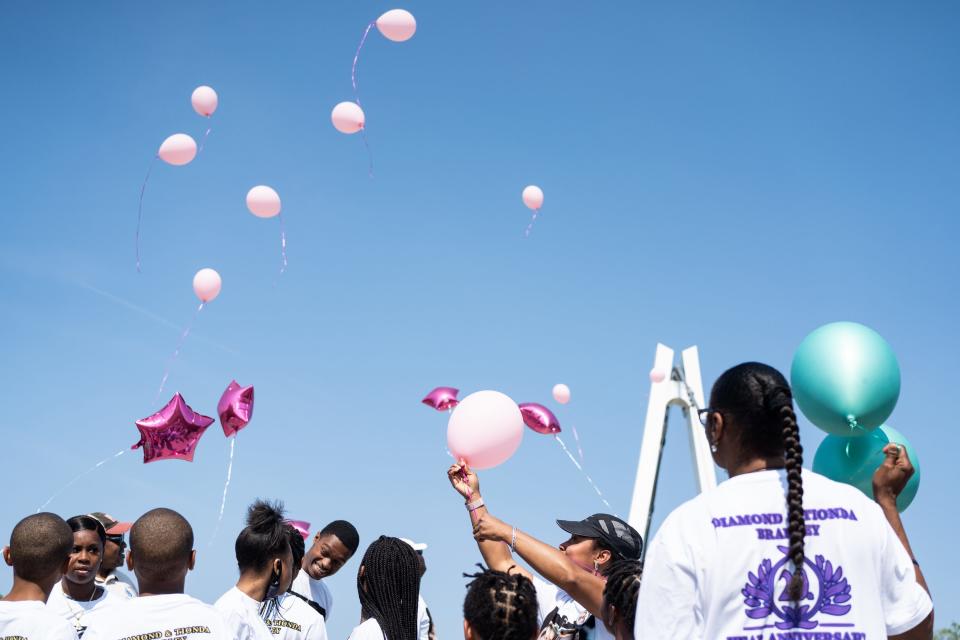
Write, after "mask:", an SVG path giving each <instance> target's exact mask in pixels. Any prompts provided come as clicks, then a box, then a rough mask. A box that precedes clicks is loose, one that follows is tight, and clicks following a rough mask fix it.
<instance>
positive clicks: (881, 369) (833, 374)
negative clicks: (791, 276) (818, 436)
mask: <svg viewBox="0 0 960 640" xmlns="http://www.w3.org/2000/svg"><path fill="white" fill-rule="evenodd" d="M790 384H791V386H792V387H793V397H794V398H795V399H796V401H797V406H799V407H800V410H801V411H803V415H805V416H807V419H808V420H810V422H812V423H813V424H815V425H816V426H818V427H820V428H821V429H822V430H824V431H826V432H827V433H831V434H834V435H838V436H861V435H864V434H865V433H866V432H867V431H870V430H871V429H876V428H877V427H879V426H880V425H881V424H883V423H884V421H885V420H886V419H887V418H889V417H890V414H891V413H893V408H894V407H895V406H896V404H897V398H898V397H899V396H900V365H898V364H897V357H896V356H895V355H894V353H893V349H891V348H890V345H889V344H887V341H886V340H884V339H883V338H882V337H881V336H880V334H879V333H877V332H876V331H874V330H873V329H871V328H869V327H865V326H863V325H862V324H858V323H856V322H832V323H830V324H827V325H824V326H822V327H820V328H819V329H817V330H815V331H814V332H812V333H811V334H810V335H808V336H807V337H806V338H804V339H803V342H801V343H800V346H799V347H797V352H796V353H795V354H794V355H793V365H792V366H791V367H790Z"/></svg>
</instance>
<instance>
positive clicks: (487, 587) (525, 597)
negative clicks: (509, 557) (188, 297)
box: [463, 565, 539, 640]
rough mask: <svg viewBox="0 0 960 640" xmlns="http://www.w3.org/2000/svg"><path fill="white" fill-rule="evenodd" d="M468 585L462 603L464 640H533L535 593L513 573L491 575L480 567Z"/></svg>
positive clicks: (524, 581)
mask: <svg viewBox="0 0 960 640" xmlns="http://www.w3.org/2000/svg"><path fill="white" fill-rule="evenodd" d="M478 566H479V567H480V572H479V573H474V574H466V573H465V574H463V577H464V578H473V579H472V580H471V581H470V582H469V583H468V584H467V597H466V598H465V599H464V601H463V637H464V640H532V639H533V638H535V637H536V635H537V631H538V630H539V625H538V624H537V592H536V591H535V590H534V588H533V583H532V582H530V580H528V579H527V578H526V576H523V575H521V574H520V573H517V572H515V571H509V572H504V571H494V570H492V569H485V568H484V567H483V565H478Z"/></svg>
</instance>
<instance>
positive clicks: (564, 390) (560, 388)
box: [553, 384, 570, 404]
mask: <svg viewBox="0 0 960 640" xmlns="http://www.w3.org/2000/svg"><path fill="white" fill-rule="evenodd" d="M553 399H554V400H556V401H557V402H559V403H560V404H567V403H568V402H570V387H568V386H567V385H565V384H555V385H553Z"/></svg>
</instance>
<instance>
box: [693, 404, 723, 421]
mask: <svg viewBox="0 0 960 640" xmlns="http://www.w3.org/2000/svg"><path fill="white" fill-rule="evenodd" d="M711 413H720V411H718V410H717V409H714V408H713V407H707V408H706V409H697V417H699V418H700V424H702V425H703V426H707V423H709V422H710V414H711Z"/></svg>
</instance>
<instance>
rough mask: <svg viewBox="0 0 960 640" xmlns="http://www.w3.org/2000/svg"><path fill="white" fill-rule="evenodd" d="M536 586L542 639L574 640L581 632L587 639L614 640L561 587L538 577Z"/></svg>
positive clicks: (598, 621) (535, 580)
mask: <svg viewBox="0 0 960 640" xmlns="http://www.w3.org/2000/svg"><path fill="white" fill-rule="evenodd" d="M533 587H534V589H536V591H537V608H538V612H537V622H538V623H539V624H540V635H539V640H562V639H563V638H572V637H573V636H574V635H575V634H576V633H577V631H581V632H582V633H583V634H585V636H586V638H587V640H613V636H612V635H611V634H610V632H609V631H607V628H606V627H604V626H603V622H601V621H600V620H596V619H595V618H594V617H593V616H592V615H591V614H590V612H589V611H587V610H586V609H585V608H584V607H582V606H581V605H580V603H579V602H577V601H576V600H574V599H573V598H572V597H571V596H570V594H568V593H567V592H566V591H564V590H563V589H561V588H560V587H558V586H557V585H555V584H553V583H551V582H547V581H545V580H543V579H542V578H540V577H539V576H536V575H535V576H533ZM638 637H639V636H638ZM644 640H646V639H644Z"/></svg>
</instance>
